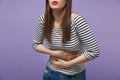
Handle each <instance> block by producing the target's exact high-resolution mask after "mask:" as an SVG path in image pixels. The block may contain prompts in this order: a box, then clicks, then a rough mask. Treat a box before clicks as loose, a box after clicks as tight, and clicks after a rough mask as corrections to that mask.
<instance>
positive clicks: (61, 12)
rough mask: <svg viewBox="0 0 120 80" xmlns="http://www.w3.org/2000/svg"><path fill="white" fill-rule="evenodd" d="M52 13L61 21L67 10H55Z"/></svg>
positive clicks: (55, 18) (56, 19)
mask: <svg viewBox="0 0 120 80" xmlns="http://www.w3.org/2000/svg"><path fill="white" fill-rule="evenodd" d="M52 13H53V16H54V20H55V21H56V22H60V23H61V21H62V18H63V16H64V14H65V10H53V11H52Z"/></svg>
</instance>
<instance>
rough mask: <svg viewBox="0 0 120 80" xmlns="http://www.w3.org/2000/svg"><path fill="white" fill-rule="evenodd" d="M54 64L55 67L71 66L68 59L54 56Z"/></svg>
mask: <svg viewBox="0 0 120 80" xmlns="http://www.w3.org/2000/svg"><path fill="white" fill-rule="evenodd" d="M52 64H53V65H54V67H55V68H66V67H69V65H68V61H65V60H63V59H59V58H52Z"/></svg>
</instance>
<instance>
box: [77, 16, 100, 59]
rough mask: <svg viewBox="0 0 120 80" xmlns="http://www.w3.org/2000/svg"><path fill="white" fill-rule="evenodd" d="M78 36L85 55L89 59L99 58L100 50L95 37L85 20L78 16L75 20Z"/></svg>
mask: <svg viewBox="0 0 120 80" xmlns="http://www.w3.org/2000/svg"><path fill="white" fill-rule="evenodd" d="M75 25H76V30H77V34H78V36H79V38H80V40H81V42H82V45H83V46H84V48H85V51H84V55H85V57H86V58H88V59H94V58H96V57H98V56H99V48H98V44H97V42H96V39H95V36H94V34H93V32H92V30H91V28H90V27H89V25H88V23H87V22H86V21H85V19H84V18H83V17H82V16H80V15H78V16H77V18H76V20H75Z"/></svg>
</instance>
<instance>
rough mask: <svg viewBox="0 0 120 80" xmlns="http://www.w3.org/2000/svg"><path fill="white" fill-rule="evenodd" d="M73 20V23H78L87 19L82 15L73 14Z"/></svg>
mask: <svg viewBox="0 0 120 80" xmlns="http://www.w3.org/2000/svg"><path fill="white" fill-rule="evenodd" d="M71 20H72V22H78V21H81V20H85V19H84V17H83V16H82V15H81V14H78V13H74V12H73V13H71Z"/></svg>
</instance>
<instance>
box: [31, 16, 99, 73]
mask: <svg viewBox="0 0 120 80" xmlns="http://www.w3.org/2000/svg"><path fill="white" fill-rule="evenodd" d="M43 23H44V15H41V16H39V18H38V21H37V22H36V26H35V33H34V37H33V42H32V47H33V49H36V47H37V46H38V45H39V44H42V42H43V40H44V37H43ZM45 40H46V42H47V44H48V46H49V48H50V49H53V50H54V49H64V50H69V51H78V54H84V55H85V57H86V58H88V59H90V60H93V59H94V58H96V57H98V56H99V48H98V45H97V42H96V40H95V37H94V34H93V32H92V30H91V29H90V27H89V25H88V24H87V22H86V21H85V19H84V18H83V16H81V15H80V14H77V15H76V16H75V17H74V18H73V21H72V24H71V39H70V41H68V42H67V43H66V44H62V42H61V41H62V30H61V29H59V28H53V30H52V44H51V43H49V42H48V41H47V39H45ZM47 66H49V67H50V68H51V69H52V70H54V71H58V72H61V73H63V74H66V75H75V74H78V73H80V72H82V71H83V70H84V69H85V65H84V64H79V65H76V66H74V67H70V68H64V69H55V68H54V67H53V66H52V63H51V57H50V58H49V60H48V62H47Z"/></svg>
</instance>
